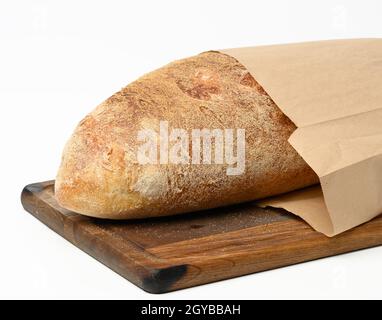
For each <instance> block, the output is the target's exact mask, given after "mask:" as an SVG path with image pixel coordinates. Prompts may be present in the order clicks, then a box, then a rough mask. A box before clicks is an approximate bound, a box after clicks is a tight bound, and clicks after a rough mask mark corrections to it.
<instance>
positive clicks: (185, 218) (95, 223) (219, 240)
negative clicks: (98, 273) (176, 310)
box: [21, 181, 382, 293]
mask: <svg viewBox="0 0 382 320" xmlns="http://www.w3.org/2000/svg"><path fill="white" fill-rule="evenodd" d="M53 185H54V181H47V182H43V183H35V184H31V185H28V186H26V187H25V188H24V190H23V192H22V196H21V198H22V203H23V206H24V208H25V209H26V210H27V211H28V212H30V213H31V214H32V215H34V216H35V217H36V218H37V219H39V220H40V221H41V222H43V223H44V224H46V225H47V226H48V227H49V228H51V229H52V230H54V231H55V232H57V233H58V234H60V235H61V236H63V237H64V238H65V239H67V240H68V241H70V242H71V243H73V244H74V245H75V246H77V247H78V248H80V249H82V250H83V251H85V252H86V253H88V254H89V255H91V256H92V257H94V258H95V259H97V260H98V261H100V262H102V263H103V264H105V265H106V266H108V267H109V268H111V269H112V270H114V271H115V272H117V273H119V274H120V275H121V276H123V277H124V278H126V279H127V280H129V281H131V282H132V283H134V284H136V285H137V286H139V287H140V288H142V289H143V290H145V291H148V292H151V293H164V292H169V291H173V290H178V289H183V288H188V287H193V286H196V285H201V284H206V283H210V282H214V281H218V280H223V279H229V278H233V277H237V276H240V275H245V274H250V273H255V272H259V271H264V270H269V269H274V268H279V267H283V266H288V265H292V264H296V263H300V262H304V261H310V260H314V259H318V258H323V257H328V256H333V255H337V254H340V253H345V252H350V251H354V250H359V249H363V248H369V247H373V246H377V245H381V244H382V216H380V217H377V218H376V219H374V220H372V221H370V222H368V223H367V224H364V225H362V226H359V227H357V228H355V229H353V230H350V231H347V232H345V233H343V234H341V235H339V236H336V237H334V238H328V237H326V236H324V235H322V234H321V233H318V232H316V231H314V230H313V229H312V228H311V227H310V226H309V225H307V224H306V223H305V222H303V221H302V220H301V219H299V218H297V217H295V216H293V215H291V214H289V213H288V212H286V211H284V210H276V209H261V208H258V207H256V205H255V204H253V203H246V204H241V205H235V206H231V207H225V208H219V209H214V210H207V211H203V212H198V213H192V214H185V215H179V216H173V217H165V218H155V219H145V220H135V221H111V220H100V219H95V218H90V217H85V216H82V215H78V214H76V213H73V212H70V211H68V210H66V209H63V208H61V207H60V206H59V205H58V204H57V202H56V201H55V198H54V188H53Z"/></svg>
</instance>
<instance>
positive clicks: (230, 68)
mask: <svg viewBox="0 0 382 320" xmlns="http://www.w3.org/2000/svg"><path fill="white" fill-rule="evenodd" d="M161 120H162V121H168V122H169V124H170V126H172V127H174V128H183V129H186V130H192V129H195V128H211V129H215V128H220V129H224V128H243V129H245V130H246V163H245V172H244V173H243V174H242V175H237V176H228V175H227V174H226V169H227V165H225V164H222V165H218V164H213V165H192V164H184V165H179V164H178V165H175V164H157V165H141V164H139V163H138V161H137V158H136V154H137V148H138V145H139V143H138V141H137V134H138V131H139V130H142V129H154V130H157V129H158V127H159V121H161ZM295 129H296V127H295V125H294V124H293V123H292V122H291V121H290V120H289V118H287V117H286V116H285V115H284V114H283V113H282V112H281V110H280V109H279V108H278V107H277V106H276V104H275V103H274V102H273V101H272V99H271V98H270V97H269V96H268V95H267V93H266V92H265V91H264V90H263V88H262V87H261V86H260V85H259V84H258V83H257V82H256V80H255V79H254V78H253V77H252V75H251V74H250V73H249V72H248V71H247V70H246V68H245V67H244V66H243V65H241V64H240V63H239V62H238V61H236V60H235V59H234V58H232V57H230V56H228V55H225V54H221V53H218V52H206V53H202V54H200V55H197V56H194V57H191V58H187V59H183V60H179V61H175V62H173V63H170V64H169V65H167V66H165V67H163V68H161V69H158V70H156V71H154V72H151V73H149V74H147V75H145V76H143V77H141V78H140V79H138V80H137V81H135V82H133V83H131V84H130V85H128V86H127V87H125V88H123V89H122V90H121V91H119V92H117V93H116V94H114V95H113V96H111V97H110V98H109V99H107V100H106V101H105V102H103V103H102V104H101V105H99V106H98V107H97V108H96V109H95V110H94V111H93V112H91V113H90V114H89V115H88V116H86V117H85V119H83V120H82V121H81V122H80V124H79V125H78V127H77V128H76V130H75V132H74V133H73V135H72V137H71V138H70V140H69V141H68V143H67V144H66V147H65V149H64V152H63V157H62V163H61V166H60V169H59V171H58V175H57V179H56V184H55V194H56V198H57V201H58V203H59V204H60V205H61V206H62V207H64V208H67V209H69V210H71V211H74V212H77V213H81V214H84V215H88V216H94V217H100V218H109V219H133V218H146V217H157V216H165V215H172V214H179V213H184V212H190V211H196V210H203V209H208V208H213V207H218V206H224V205H229V204H234V203H239V202H244V201H249V200H255V199H260V198H264V197H268V196H271V195H276V194H281V193H284V192H288V191H292V190H295V189H299V188H302V187H306V186H309V185H312V184H315V183H318V177H317V175H316V174H315V173H314V172H313V170H312V169H311V168H310V167H309V166H308V165H307V164H306V163H305V161H304V160H303V159H302V158H301V157H300V156H299V155H298V154H297V152H296V151H295V150H294V149H293V148H292V146H291V145H290V144H289V143H288V141H287V140H288V138H289V137H290V135H291V134H292V132H293V131H294V130H295Z"/></svg>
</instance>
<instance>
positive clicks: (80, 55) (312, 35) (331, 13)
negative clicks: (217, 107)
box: [0, 0, 382, 299]
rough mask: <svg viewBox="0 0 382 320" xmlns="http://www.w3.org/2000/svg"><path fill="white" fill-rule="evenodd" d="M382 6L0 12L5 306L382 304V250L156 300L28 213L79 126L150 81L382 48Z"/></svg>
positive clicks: (0, 256)
mask: <svg viewBox="0 0 382 320" xmlns="http://www.w3.org/2000/svg"><path fill="white" fill-rule="evenodd" d="M381 4H382V2H381V1H378V0H375V1H365V0H364V1H349V0H343V1H339V0H331V1H328V0H325V1H324V0H321V1H307V0H305V1H303V0H301V1H291V0H290V1H265V0H262V1H253V0H252V1H223V0H219V1H207V0H204V1H200V0H192V1H166V0H161V1H158V0H156V1H155V0H153V1H147V0H145V1H142V0H139V1H103V2H101V1H94V0H93V1H60V2H59V1H14V0H12V1H11V0H9V1H7V0H0V112H1V113H0V119H1V125H0V139H1V144H0V147H1V149H0V170H1V171H0V172H1V178H2V181H1V185H0V188H1V189H0V196H1V213H0V215H1V220H0V226H1V233H0V298H74V299H76V298H114V299H119V298H121V299H141V298H145V299H158V298H160V299H196V298H199V299H204V298H205V299H211V298H214V299H223V298H226V299H229V298H240V299H256V298H276V299H278V298H292V299H294V298H382V289H381V288H382V277H381V270H382V247H380V248H374V249H369V250H364V251H361V252H357V253H351V254H347V255H342V256H337V257H333V258H327V259H323V260H320V261H315V262H310V263H305V264H301V265H297V266H292V267H288V268H283V269H279V270H274V271H269V272H264V273H260V274H256V275H250V276H245V277H241V278H237V279H233V280H228V281H224V282H219V283H215V284H210V285H206V286H201V287H197V288H193V289H187V290H183V291H179V292H175V293H171V294H167V295H161V296H155V295H150V294H147V293H145V292H143V291H141V290H140V289H138V288H136V287H135V286H134V285H132V284H130V283H129V282H128V281H126V280H124V279H123V278H121V277H120V276H118V275H117V274H115V273H113V272H112V271H111V270H109V269H108V268H106V267H104V266H103V265H101V264H100V263H98V262H96V261H95V260H93V259H92V258H90V257H89V256H87V255H86V254H84V253H83V252H81V251H80V250H78V249H77V248H75V247H74V246H72V245H70V244H69V243H67V242H66V241H65V240H63V239H62V238H60V237H59V236H58V235H56V234H55V233H53V232H52V231H50V230H49V229H48V228H46V227H45V226H44V225H43V224H41V223H39V222H38V221H37V220H35V219H34V218H33V217H32V216H30V215H29V214H27V213H26V212H24V211H23V209H22V207H21V205H20V201H19V196H20V192H21V190H22V187H23V186H24V185H26V184H28V183H31V182H37V181H43V180H49V179H52V178H54V177H55V173H56V170H57V168H58V165H59V160H60V156H61V151H62V148H63V145H64V143H65V141H66V139H67V138H68V137H69V135H70V134H71V131H72V130H73V128H74V126H75V125H76V124H77V122H79V120H80V119H81V118H82V117H83V116H85V115H86V114H87V113H88V112H89V111H90V110H91V109H92V108H94V107H95V106H96V105H97V104H98V103H100V102H101V101H103V100H104V99H105V98H107V97H109V96H110V95H111V94H113V93H114V92H115V91H117V90H119V89H120V88H121V87H123V86H125V85H126V84H128V83H129V82H130V81H132V80H134V79H136V78H137V77H139V76H140V75H142V74H143V73H145V72H149V71H150V70H152V69H155V68H157V67H160V66H162V65H163V64H166V63H168V62H170V61H171V60H174V59H179V58H182V57H186V56H190V55H194V54H197V53H199V52H201V51H205V50H209V49H220V48H229V47H238V46H251V45H258V44H272V43H286V42H297V41H309V40H320V39H334V38H354V37H380V36H381V35H382V19H381V13H382V5H381Z"/></svg>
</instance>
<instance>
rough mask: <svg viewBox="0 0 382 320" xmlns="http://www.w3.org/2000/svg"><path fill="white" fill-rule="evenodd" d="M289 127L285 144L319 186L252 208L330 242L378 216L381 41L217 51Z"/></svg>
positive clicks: (381, 208)
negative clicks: (267, 209) (242, 71)
mask: <svg viewBox="0 0 382 320" xmlns="http://www.w3.org/2000/svg"><path fill="white" fill-rule="evenodd" d="M219 51H220V52H222V53H224V54H228V55H230V56H232V57H234V58H235V59H237V60H238V61H239V62H240V63H242V64H243V65H244V66H245V67H246V68H247V69H248V71H249V72H250V73H251V74H252V75H253V77H254V78H255V79H256V80H257V81H258V82H259V83H260V84H261V85H262V87H263V88H264V89H265V91H266V92H267V93H268V94H269V96H270V97H271V98H272V99H273V100H274V101H275V103H276V104H277V105H278V107H279V108H280V109H281V110H282V111H283V112H284V113H285V114H286V115H287V116H288V117H289V118H290V119H291V120H292V121H293V122H294V123H295V124H296V126H297V130H296V131H295V132H294V133H293V134H292V136H291V137H290V139H289V142H290V144H291V145H292V146H293V147H294V148H295V149H296V151H297V152H298V153H299V154H300V155H301V157H302V158H303V159H304V160H305V161H306V162H307V164H308V165H309V166H310V167H311V168H312V169H313V170H314V171H315V172H316V173H317V175H318V177H319V178H320V183H321V188H320V187H319V186H314V187H310V188H306V189H303V190H297V191H294V192H291V193H288V194H285V195H281V196H277V197H272V198H269V199H265V200H262V201H260V202H259V205H261V206H272V207H278V208H284V209H285V210H287V211H290V212H292V213H294V214H296V215H298V216H300V217H302V218H303V219H304V220H305V221H307V222H308V223H309V224H310V225H311V226H312V227H313V228H314V229H316V230H317V231H319V232H322V233H324V234H325V235H327V236H334V235H337V234H339V233H341V232H344V231H346V230H348V229H351V228H353V227H355V226H358V225H360V224H362V223H364V222H367V221H369V220H371V219H372V218H374V217H376V216H377V215H379V214H380V213H382V39H354V40H332V41H318V42H309V43H297V44H287V45H273V46H263V47H249V48H238V49H227V50H219Z"/></svg>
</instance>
